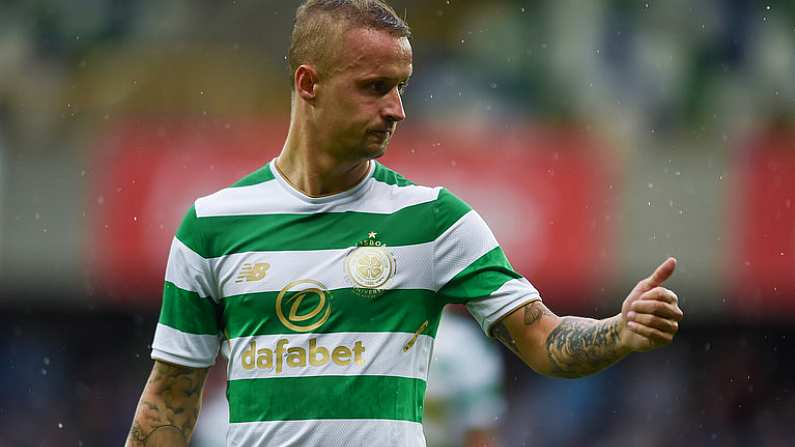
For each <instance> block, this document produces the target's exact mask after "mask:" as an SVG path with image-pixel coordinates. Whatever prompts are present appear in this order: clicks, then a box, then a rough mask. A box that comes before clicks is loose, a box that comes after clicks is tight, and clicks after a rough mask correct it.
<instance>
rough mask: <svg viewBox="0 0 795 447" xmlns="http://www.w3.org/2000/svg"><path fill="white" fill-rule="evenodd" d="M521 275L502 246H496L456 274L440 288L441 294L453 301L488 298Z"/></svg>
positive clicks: (461, 301)
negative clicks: (515, 269) (509, 260)
mask: <svg viewBox="0 0 795 447" xmlns="http://www.w3.org/2000/svg"><path fill="white" fill-rule="evenodd" d="M521 277H522V275H520V274H518V273H516V272H515V271H514V270H513V267H511V264H510V263H509V262H508V258H506V257H505V253H504V252H503V251H502V248H500V247H495V248H494V249H492V250H491V251H489V252H488V253H486V254H485V255H483V256H481V257H480V258H478V259H477V260H476V261H475V262H473V263H472V264H469V266H468V267H467V268H465V269H464V270H462V271H461V272H460V273H458V274H457V275H455V277H453V279H451V280H450V281H449V282H448V283H447V284H446V285H445V286H444V287H442V288H441V289H440V290H439V295H442V296H443V297H444V299H445V300H448V301H450V302H451V303H459V304H461V303H466V302H467V301H470V300H475V299H479V298H486V297H487V296H489V295H491V293H492V292H494V291H495V290H497V289H499V288H500V287H502V285H503V284H505V283H506V282H508V281H510V280H512V279H519V278H521Z"/></svg>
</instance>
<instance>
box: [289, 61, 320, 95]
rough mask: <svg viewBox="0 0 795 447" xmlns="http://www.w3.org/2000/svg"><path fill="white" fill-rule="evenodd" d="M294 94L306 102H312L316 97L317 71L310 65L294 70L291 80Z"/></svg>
mask: <svg viewBox="0 0 795 447" xmlns="http://www.w3.org/2000/svg"><path fill="white" fill-rule="evenodd" d="M293 82H294V87H295V92H296V93H297V94H298V96H299V97H301V98H303V99H304V100H306V101H313V100H314V99H315V97H316V96H317V83H318V76H317V70H315V67H313V66H311V65H301V66H299V67H298V68H297V69H296V70H295V78H294V79H293Z"/></svg>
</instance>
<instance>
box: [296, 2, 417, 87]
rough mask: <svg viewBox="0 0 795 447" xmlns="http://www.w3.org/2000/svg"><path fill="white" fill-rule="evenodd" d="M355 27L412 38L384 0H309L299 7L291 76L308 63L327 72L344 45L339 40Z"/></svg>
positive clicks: (402, 20) (405, 24)
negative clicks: (341, 45) (339, 43)
mask: <svg viewBox="0 0 795 447" xmlns="http://www.w3.org/2000/svg"><path fill="white" fill-rule="evenodd" d="M354 28H370V29H374V30H378V31H386V32H388V33H390V34H392V35H393V36H395V37H405V38H407V39H411V29H410V28H409V26H408V24H407V23H406V21H405V20H404V19H402V18H401V17H400V16H398V14H397V13H396V12H395V10H394V9H392V7H391V6H389V5H388V4H386V3H385V2H383V1H382V0H307V1H305V2H304V3H303V4H302V5H301V6H299V7H298V10H297V11H296V14H295V23H294V25H293V32H292V35H291V38H290V49H289V51H288V53H287V65H288V67H289V69H290V76H291V78H292V76H293V75H294V74H295V70H297V69H298V67H299V66H301V65H304V64H307V65H314V66H315V67H316V68H317V70H318V73H320V74H323V73H327V72H328V71H329V70H330V69H331V65H332V63H333V61H334V60H335V56H336V53H337V52H338V51H339V50H340V49H341V48H340V47H339V45H338V44H337V42H338V41H339V40H340V39H341V38H342V36H343V35H344V34H345V32H346V31H348V30H350V29H354Z"/></svg>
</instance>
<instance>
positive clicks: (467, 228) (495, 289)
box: [433, 189, 541, 336]
mask: <svg viewBox="0 0 795 447" xmlns="http://www.w3.org/2000/svg"><path fill="white" fill-rule="evenodd" d="M435 214H436V216H435V217H436V220H437V225H439V226H440V228H439V231H440V236H439V237H437V238H436V240H435V241H434V250H433V252H434V255H433V257H434V259H433V269H434V282H435V285H436V286H437V287H438V289H437V290H438V294H439V295H441V296H442V298H443V299H445V300H446V301H447V302H448V303H458V304H465V305H466V307H467V309H468V310H469V313H470V314H472V316H473V317H474V318H475V319H476V320H477V322H478V323H479V324H480V327H481V328H482V329H483V331H484V332H485V333H486V334H487V335H489V336H490V335H491V326H492V325H493V324H494V323H496V322H497V321H499V320H500V319H501V318H502V317H504V316H505V315H507V314H509V313H511V312H512V311H514V310H515V309H517V308H519V307H520V306H523V305H525V304H527V303H529V302H532V301H538V300H541V295H540V294H539V293H538V291H537V290H536V288H535V287H533V285H532V284H530V282H529V281H528V280H527V279H525V278H524V277H522V275H520V274H518V273H516V271H514V269H513V267H512V266H511V264H510V263H509V262H508V259H507V258H506V257H505V253H504V252H503V250H502V248H501V247H500V246H499V244H498V243H497V240H496V239H495V237H494V234H493V233H492V232H491V230H490V229H489V227H488V225H486V222H484V221H483V219H482V218H481V217H480V215H479V214H478V213H477V212H476V211H474V210H473V209H472V208H470V207H469V205H467V204H466V203H465V202H464V201H462V200H461V199H459V198H458V197H456V196H454V195H453V194H452V193H450V192H448V191H447V190H444V189H442V190H441V191H440V193H439V198H438V199H437V209H436V210H435Z"/></svg>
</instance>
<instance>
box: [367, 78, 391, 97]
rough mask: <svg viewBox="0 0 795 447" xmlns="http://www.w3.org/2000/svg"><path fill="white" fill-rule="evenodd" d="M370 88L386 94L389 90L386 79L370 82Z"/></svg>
mask: <svg viewBox="0 0 795 447" xmlns="http://www.w3.org/2000/svg"><path fill="white" fill-rule="evenodd" d="M370 89H371V90H372V91H373V92H375V93H379V94H381V95H385V94H387V93H388V92H389V86H388V85H387V84H386V82H384V81H373V82H371V83H370Z"/></svg>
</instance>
